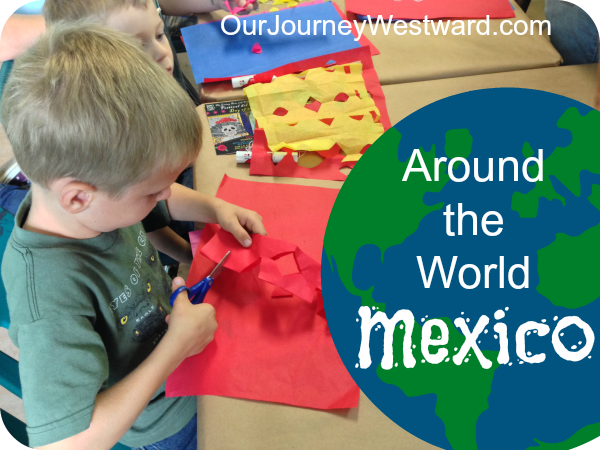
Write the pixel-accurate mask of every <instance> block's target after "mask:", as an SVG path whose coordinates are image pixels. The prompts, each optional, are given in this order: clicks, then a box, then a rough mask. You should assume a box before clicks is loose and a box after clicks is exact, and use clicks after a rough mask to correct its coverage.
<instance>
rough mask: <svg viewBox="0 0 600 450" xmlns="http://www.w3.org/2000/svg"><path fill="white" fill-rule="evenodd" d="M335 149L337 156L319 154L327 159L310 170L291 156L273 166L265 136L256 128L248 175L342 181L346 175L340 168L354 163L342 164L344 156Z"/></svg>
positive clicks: (352, 165) (262, 131)
mask: <svg viewBox="0 0 600 450" xmlns="http://www.w3.org/2000/svg"><path fill="white" fill-rule="evenodd" d="M336 147H337V154H335V155H334V156H331V153H330V152H320V153H325V154H326V155H327V157H326V158H325V159H324V160H323V161H322V162H321V164H319V165H318V166H316V167H313V168H311V169H309V168H307V167H302V166H301V165H299V164H298V163H296V161H294V158H293V157H292V155H291V154H287V155H286V156H284V157H283V159H282V160H281V162H279V164H274V163H273V160H272V158H271V156H270V155H269V152H270V151H271V150H270V149H269V146H268V144H267V136H266V135H265V132H264V130H262V129H260V128H257V129H256V130H254V142H253V144H252V159H251V160H250V175H270V176H274V177H290V178H309V179H313V180H334V181H344V180H345V179H346V175H345V174H343V173H342V172H340V169H341V168H342V167H354V164H355V163H356V162H355V161H352V162H342V160H343V159H344V155H343V154H340V148H339V146H337V145H336ZM333 150H335V149H333Z"/></svg>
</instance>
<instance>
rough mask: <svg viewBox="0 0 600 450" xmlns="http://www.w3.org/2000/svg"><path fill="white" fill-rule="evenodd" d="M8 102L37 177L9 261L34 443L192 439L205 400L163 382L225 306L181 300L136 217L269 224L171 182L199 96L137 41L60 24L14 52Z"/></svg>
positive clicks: (13, 137)
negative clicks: (177, 393) (172, 392)
mask: <svg viewBox="0 0 600 450" xmlns="http://www.w3.org/2000/svg"><path fill="white" fill-rule="evenodd" d="M158 85H160V86H161V89H156V86H158ZM1 112H2V121H3V124H4V126H5V129H6V132H7V135H8V137H9V140H10V142H11V144H12V146H13V150H14V153H15V157H16V159H17V162H18V163H19V164H20V166H21V167H22V169H23V171H24V172H25V174H26V175H27V176H28V177H29V179H30V180H31V181H32V190H31V193H30V194H28V196H27V198H26V199H25V200H24V202H23V204H22V205H21V207H20V209H19V211H18V213H17V216H16V220H15V229H14V231H13V234H12V236H11V238H10V241H9V244H8V246H7V250H6V253H5V255H4V260H3V263H2V278H3V281H4V284H5V287H6V290H7V294H8V304H9V311H10V316H11V326H10V330H9V333H10V337H11V339H12V340H13V342H14V343H15V345H16V346H17V347H19V348H20V350H21V356H20V364H19V365H20V375H21V382H22V387H23V401H24V405H25V416H26V419H27V430H28V433H29V442H30V445H31V446H33V447H40V446H47V447H44V448H49V449H65V448H85V449H91V448H111V447H112V446H113V445H114V444H115V443H116V442H117V441H121V442H122V443H123V444H125V445H128V446H131V447H141V446H145V445H150V444H153V443H156V442H157V441H164V440H165V439H167V440H168V439H171V437H173V435H176V436H178V435H179V434H180V430H188V431H187V432H189V430H190V428H189V427H190V426H193V427H194V430H193V431H192V432H191V434H190V436H195V413H196V399H195V398H193V397H189V398H166V397H165V392H164V389H165V387H164V382H165V380H166V378H167V376H168V375H169V374H170V373H171V372H172V371H173V370H174V369H175V368H176V367H177V365H179V363H181V361H183V359H185V358H186V357H188V356H191V355H193V354H196V353H199V352H200V351H202V350H203V349H204V347H205V346H206V345H207V344H208V343H209V342H210V341H211V340H212V338H213V335H214V331H215V329H216V322H215V316H214V309H213V308H212V307H211V306H210V305H207V304H203V305H197V306H194V305H192V304H191V303H190V302H189V301H188V300H187V297H186V295H185V294H182V295H180V296H179V297H178V298H177V300H176V301H175V304H174V306H173V308H172V310H171V306H170V305H169V296H170V294H171V291H172V289H175V288H176V287H178V286H179V285H181V284H182V283H183V280H182V279H180V278H177V279H175V281H174V283H173V286H171V283H170V281H169V279H168V277H167V275H166V273H165V272H164V270H162V267H161V266H160V263H159V261H158V255H157V252H156V250H155V249H154V248H153V247H152V245H151V244H150V243H149V241H148V240H147V238H146V233H145V231H144V227H143V225H142V224H140V223H139V222H140V220H142V219H144V218H147V219H146V221H148V222H150V221H152V222H155V223H154V226H156V222H164V224H163V225H166V224H167V223H168V218H169V213H170V214H171V216H173V217H174V218H176V219H179V220H198V221H205V222H211V221H212V222H220V223H221V224H222V225H223V226H224V228H226V229H229V230H230V231H232V232H233V233H234V234H235V235H236V237H237V238H238V240H240V241H241V242H244V243H245V244H247V245H251V239H250V236H249V235H248V233H247V231H246V230H245V229H244V228H243V227H242V224H243V225H244V226H245V227H246V228H247V229H248V230H251V231H254V232H258V233H262V234H264V233H265V231H264V227H263V226H262V221H261V220H260V217H259V216H258V215H257V214H256V213H254V212H251V211H247V210H244V209H242V208H238V207H235V206H233V205H230V204H228V203H226V202H223V201H221V200H218V199H214V198H208V197H206V196H203V195H202V194H200V193H194V192H192V191H189V190H186V188H184V187H181V186H179V185H173V182H174V180H175V178H176V177H177V175H178V174H179V173H180V172H181V171H182V170H183V168H185V167H186V166H187V165H189V164H190V163H191V162H192V161H193V160H194V159H195V157H196V155H197V153H198V150H199V147H200V137H199V136H200V125H199V118H198V116H197V114H196V113H195V109H194V105H193V103H192V102H191V101H190V99H189V98H188V97H187V95H186V94H185V92H184V91H183V90H182V89H181V88H180V87H179V86H178V85H177V83H176V82H175V80H173V78H171V77H169V76H168V74H167V72H166V71H165V70H164V69H162V68H161V67H159V66H158V65H157V64H155V63H154V62H153V61H152V60H151V58H149V57H148V55H146V54H145V53H144V52H143V51H142V49H141V48H140V47H139V45H138V43H137V42H136V41H135V40H134V39H132V38H131V37H128V36H126V35H124V34H121V33H118V32H116V31H112V30H109V29H103V28H100V27H98V26H96V25H86V26H85V28H84V27H83V26H80V25H55V26H54V27H52V29H51V30H50V31H49V32H48V33H47V34H46V35H45V36H43V37H42V38H41V39H40V40H39V41H38V42H37V43H36V45H35V46H34V47H33V48H32V49H30V50H29V51H28V52H27V53H26V54H25V55H24V56H23V57H21V58H20V59H19V60H18V61H17V62H16V64H15V67H14V70H13V73H12V75H11V78H10V80H9V82H8V84H7V86H6V90H5V93H4V97H3V99H2V111H1ZM164 200H167V202H166V203H165V201H164ZM167 207H168V210H167ZM151 212H152V214H150V213H151ZM187 212H189V215H187V216H186V213H187ZM176 216H178V217H176ZM167 323H168V327H167ZM181 432H183V431H181ZM54 443H55V444H54ZM176 445H177V446H179V447H178V448H179V449H181V448H183V447H182V446H181V444H180V443H179V444H176ZM191 447H193V448H195V437H194V441H193V442H192V443H191V444H190V448H191ZM161 448H163V447H161ZM185 448H188V447H185Z"/></svg>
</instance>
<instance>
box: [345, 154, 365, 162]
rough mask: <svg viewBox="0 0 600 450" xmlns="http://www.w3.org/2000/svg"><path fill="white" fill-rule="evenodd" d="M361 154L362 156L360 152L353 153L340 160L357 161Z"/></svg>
mask: <svg viewBox="0 0 600 450" xmlns="http://www.w3.org/2000/svg"><path fill="white" fill-rule="evenodd" d="M361 156H362V154H360V153H355V154H354V155H348V156H346V157H345V158H344V159H342V162H348V161H358V160H359V159H360V157H361Z"/></svg>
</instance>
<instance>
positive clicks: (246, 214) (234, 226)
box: [215, 202, 267, 248]
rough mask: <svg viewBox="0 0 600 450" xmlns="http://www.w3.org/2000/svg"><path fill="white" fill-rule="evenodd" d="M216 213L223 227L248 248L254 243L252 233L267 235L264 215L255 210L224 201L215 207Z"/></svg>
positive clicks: (218, 221)
mask: <svg viewBox="0 0 600 450" xmlns="http://www.w3.org/2000/svg"><path fill="white" fill-rule="evenodd" d="M215 213H216V215H217V223H218V224H219V225H221V228H223V229H224V230H225V231H229V232H230V233H231V234H233V236H234V237H235V238H236V239H237V241H238V242H239V243H240V244H242V246H244V247H246V248H248V247H250V246H251V245H252V238H251V237H250V233H256V234H262V235H263V236H266V235H267V230H266V229H265V226H264V225H263V221H262V217H261V216H259V215H258V213H256V212H254V211H250V210H249V209H244V208H241V207H239V206H236V205H232V204H231V203H227V202H222V203H220V204H219V206H218V207H217V208H215Z"/></svg>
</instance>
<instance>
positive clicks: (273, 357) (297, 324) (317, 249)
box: [167, 177, 360, 409]
mask: <svg viewBox="0 0 600 450" xmlns="http://www.w3.org/2000/svg"><path fill="white" fill-rule="evenodd" d="M337 192H338V191H337V190H333V189H323V188H314V187H304V186H294V185H284V184H271V183H254V182H247V181H238V180H234V179H231V178H228V177H225V178H224V180H223V182H222V184H221V187H220V189H219V192H218V194H217V196H218V197H219V198H222V199H225V200H227V201H230V202H232V203H236V204H239V205H240V206H243V207H245V208H250V209H254V210H257V211H258V212H259V213H260V214H261V215H262V216H263V221H264V223H265V226H266V228H267V230H268V232H269V234H270V236H269V237H262V236H254V237H253V245H252V247H251V248H250V249H243V248H241V247H240V246H239V244H238V243H237V242H236V241H235V239H233V238H232V237H231V236H228V233H225V232H223V231H222V230H220V228H219V227H218V226H216V225H207V227H206V228H205V229H204V232H203V233H202V237H201V240H200V244H199V246H198V251H197V253H196V255H195V257H194V263H193V265H192V268H191V270H190V275H189V278H188V285H189V286H191V285H192V284H194V283H197V282H198V281H200V279H202V278H203V277H205V276H206V275H208V273H210V271H211V270H212V269H213V268H214V266H215V264H216V262H215V259H220V258H222V257H223V255H224V254H225V252H226V251H229V250H231V251H232V254H231V256H230V258H229V260H228V261H227V264H226V265H225V267H226V268H225V270H224V271H223V272H222V273H221V274H220V275H219V277H218V278H217V279H216V280H215V283H214V285H213V287H212V288H211V290H210V291H209V292H208V294H207V296H206V298H205V302H207V303H210V304H212V305H213V306H214V307H215V309H216V312H217V321H218V323H219V328H218V329H217V332H216V333H215V340H214V342H212V343H211V344H209V345H208V346H207V347H206V349H205V350H204V351H203V352H202V353H200V354H198V355H196V356H193V357H191V358H187V359H186V360H185V361H184V362H183V363H182V364H181V365H180V366H179V367H178V368H177V370H175V372H173V374H172V375H171V376H170V377H169V379H168V380H167V395H168V396H169V397H173V396H186V395H219V396H225V397H236V398H244V399H251V400H261V401H269V402H277V403H285V404H290V405H295V406H301V407H307V408H316V409H337V408H353V407H357V406H358V399H359V394H360V391H359V389H358V387H357V386H356V384H355V383H354V381H353V380H352V378H351V377H350V375H349V373H348V371H347V370H346V368H345V366H344V364H343V363H342V361H341V359H340V357H339V355H338V353H337V351H336V349H335V346H334V344H333V340H332V338H331V334H330V332H329V328H328V326H327V321H326V319H325V316H324V312H323V309H322V308H323V306H322V295H321V291H320V282H319V279H320V277H319V274H320V264H319V263H318V261H320V258H321V250H322V246H323V236H324V233H325V227H326V224H327V219H328V217H329V213H330V211H331V208H332V206H333V203H334V201H335V197H336V195H337ZM283 206H285V207H283ZM292 243H293V244H292ZM255 246H256V247H255ZM206 255H208V256H209V257H207V256H206ZM238 271H239V273H238ZM292 291H294V293H292ZM309 292H310V294H309ZM296 293H297V294H300V296H298V295H295V294H296ZM309 297H310V301H307V300H308V299H309Z"/></svg>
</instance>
